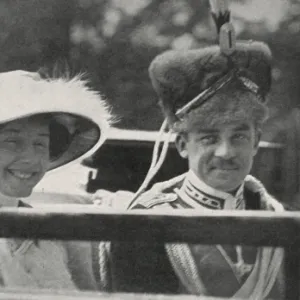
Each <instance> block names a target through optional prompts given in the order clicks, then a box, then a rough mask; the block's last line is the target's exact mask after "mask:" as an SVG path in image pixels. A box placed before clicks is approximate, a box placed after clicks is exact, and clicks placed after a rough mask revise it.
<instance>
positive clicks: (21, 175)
mask: <svg viewBox="0 0 300 300" xmlns="http://www.w3.org/2000/svg"><path fill="white" fill-rule="evenodd" d="M8 172H9V173H10V174H12V175H13V176H15V177H17V178H18V179H22V180H28V179H31V178H32V177H34V176H35V175H36V174H37V172H28V171H20V170H12V169H8Z"/></svg>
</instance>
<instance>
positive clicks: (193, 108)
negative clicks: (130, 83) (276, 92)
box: [149, 41, 271, 131]
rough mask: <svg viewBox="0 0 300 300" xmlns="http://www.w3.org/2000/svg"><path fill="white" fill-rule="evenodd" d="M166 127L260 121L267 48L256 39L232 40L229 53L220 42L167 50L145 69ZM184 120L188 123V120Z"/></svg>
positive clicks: (266, 79) (268, 70) (268, 56)
mask: <svg viewBox="0 0 300 300" xmlns="http://www.w3.org/2000/svg"><path fill="white" fill-rule="evenodd" d="M149 73H150V78H151V81H152V84H153V87H154V89H155V90H156V92H157V94H158V96H159V99H160V104H161V106H162V109H163V112H164V114H165V116H166V118H167V121H168V124H169V126H170V127H171V128H172V129H173V130H175V131H178V130H184V129H187V126H189V125H190V126H192V125H193V124H194V122H197V123H201V124H205V125H206V126H208V125H210V124H214V123H216V122H217V123H220V122H227V121H234V120H235V119H236V120H242V119H244V120H245V119H250V120H251V121H254V122H255V123H258V124H259V123H262V122H263V121H264V119H265V117H266V107H265V105H264V103H265V101H266V96H267V94H268V92H269V90H270V86H271V51H270V49H269V47H268V46H267V45H266V44H264V43H262V42H255V41H247V42H246V41H245V42H239V43H236V45H235V49H234V51H233V53H231V54H230V55H227V54H225V53H223V52H222V51H221V49H220V46H217V45H216V46H211V47H207V48H202V49H197V50H186V51H167V52H165V53H163V54H161V55H159V56H158V57H156V58H155V59H154V60H153V62H152V63H151V65H150V68H149ZM188 124H189V125H188Z"/></svg>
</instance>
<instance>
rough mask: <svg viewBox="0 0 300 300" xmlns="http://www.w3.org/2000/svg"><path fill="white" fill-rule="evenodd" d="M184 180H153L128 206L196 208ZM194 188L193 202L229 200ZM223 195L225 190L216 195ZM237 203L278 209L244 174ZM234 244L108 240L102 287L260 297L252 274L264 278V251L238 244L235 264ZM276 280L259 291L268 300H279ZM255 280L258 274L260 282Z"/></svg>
mask: <svg viewBox="0 0 300 300" xmlns="http://www.w3.org/2000/svg"><path fill="white" fill-rule="evenodd" d="M187 181H188V180H186V174H184V175H183V176H179V177H176V178H174V179H172V180H170V181H168V182H164V183H159V184H156V185H155V186H153V188H152V189H151V190H150V191H149V192H147V193H145V194H144V195H143V196H141V197H140V198H139V200H138V201H137V203H136V205H135V207H134V209H160V210H162V209H191V208H193V209H197V208H196V207H197V206H198V203H197V202H196V201H195V205H194V206H193V202H192V201H194V200H193V197H190V199H189V200H187V198H186V197H185V196H186V195H187V194H186V193H185V192H184V190H185V189H186V186H187ZM188 184H189V183H188ZM210 191H211V190H210ZM197 192H198V195H196V196H197V200H198V201H199V202H201V206H203V207H204V209H220V208H221V206H222V205H223V207H224V205H227V204H225V202H226V200H229V199H228V197H229V198H231V196H230V195H227V199H226V197H217V196H216V195H215V194H213V195H212V194H210V193H207V192H206V189H205V188H204V189H203V185H202V189H201V190H200V189H197ZM184 194H185V196H184ZM224 195H225V193H224V194H223V195H222V196H224ZM225 196H226V195H225ZM240 199H242V200H240ZM230 200H232V199H230ZM241 201H242V202H243V203H244V205H245V206H244V207H243V208H244V209H251V210H279V211H280V210H282V206H281V205H280V204H279V203H278V202H277V201H276V200H274V199H273V198H272V197H271V196H270V195H268V194H267V192H266V190H265V189H264V188H263V186H262V184H261V183H260V182H258V181H257V180H256V179H254V178H253V177H251V176H248V177H247V178H246V180H245V185H244V186H243V188H242V189H240V191H239V197H237V200H236V204H237V205H240V204H238V203H239V202H241ZM203 204H204V205H203ZM201 206H198V209H201ZM208 207H209V208H208ZM199 230H201V229H199ZM176 247H178V248H176ZM236 248H237V247H234V246H229V245H227V246H223V245H222V246H220V245H185V244H184V245H177V246H176V245H172V244H168V245H162V244H155V245H153V244H152V245H150V244H146V243H125V242H122V243H112V245H111V249H110V254H109V274H107V275H108V277H109V284H108V285H107V289H108V290H111V291H115V292H117V291H118V292H120V291H121V292H140V293H167V294H169V293H170V294H178V293H183V294H191V293H192V294H202V295H203V294H204V295H209V296H215V297H232V296H240V297H242V298H248V296H249V298H250V296H251V297H254V298H251V299H261V298H263V295H262V294H260V293H258V295H259V296H257V297H258V298H255V295H256V294H253V293H254V292H253V290H255V288H257V289H259V288H258V287H257V286H256V280H253V277H255V278H259V277H260V276H262V275H263V276H268V275H267V273H268V272H267V271H266V270H258V265H259V264H260V261H261V260H262V258H260V256H261V255H262V252H261V251H265V250H262V249H257V248H254V247H240V248H238V249H241V252H242V260H243V261H242V262H241V260H240V261H239V259H240V258H239V257H238V256H239V253H237V251H236ZM267 251H269V250H267ZM276 251H277V252H276ZM263 255H266V256H264V258H263V259H264V260H265V257H268V254H263ZM281 255H282V252H281V249H276V250H275V252H272V253H271V258H270V257H269V259H270V260H271V259H275V260H277V259H281V257H282V256H281ZM280 267H281V266H280V261H278V264H276V265H273V268H272V270H271V272H270V273H272V272H277V273H278V274H279V273H280ZM254 273H255V274H254ZM270 273H269V275H270ZM251 274H252V275H251ZM271 277H272V276H271ZM276 280H277V283H276V284H275V278H274V277H273V279H270V281H272V282H271V283H270V282H269V283H265V287H266V289H265V290H266V292H267V293H268V294H269V295H271V296H272V298H274V299H281V297H282V294H283V283H282V281H278V280H279V276H277V277H276ZM261 281H262V279H261V278H260V283H261ZM255 286H256V287H255ZM248 289H250V290H248ZM245 295H246V296H247V297H245ZM264 296H266V295H264Z"/></svg>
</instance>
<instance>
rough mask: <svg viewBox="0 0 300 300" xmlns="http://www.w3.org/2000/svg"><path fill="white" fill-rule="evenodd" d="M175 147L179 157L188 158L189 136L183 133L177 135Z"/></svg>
mask: <svg viewBox="0 0 300 300" xmlns="http://www.w3.org/2000/svg"><path fill="white" fill-rule="evenodd" d="M175 145H176V148H177V151H178V153H179V155H180V156H181V157H182V158H187V157H188V151H187V136H186V134H183V133H179V134H177V136H176V139H175Z"/></svg>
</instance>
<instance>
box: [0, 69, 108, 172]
mask: <svg viewBox="0 0 300 300" xmlns="http://www.w3.org/2000/svg"><path fill="white" fill-rule="evenodd" d="M0 99H1V110H0V124H5V123H7V122H10V121H14V120H17V119H21V118H26V117H32V116H37V115H41V116H43V115H45V117H47V115H49V116H50V117H51V121H53V122H50V159H51V162H50V167H49V170H52V169H56V168H58V167H60V166H62V165H66V164H67V163H70V162H73V161H74V160H76V159H82V158H83V157H86V156H89V155H91V154H92V153H93V152H94V151H95V150H96V149H98V148H99V147H100V145H101V144H102V143H103V142H104V140H105V134H106V131H107V129H108V128H109V123H110V120H111V115H110V113H109V111H108V107H107V105H106V103H105V101H104V100H103V99H102V97H101V95H100V94H99V93H98V92H96V91H93V90H92V89H90V88H89V87H88V86H87V82H86V81H85V80H83V79H82V78H81V77H80V76H77V77H74V78H71V79H70V78H63V77H62V78H56V79H42V78H41V77H40V76H39V74H38V73H32V72H26V71H20V70H19V71H11V72H6V73H0Z"/></svg>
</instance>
